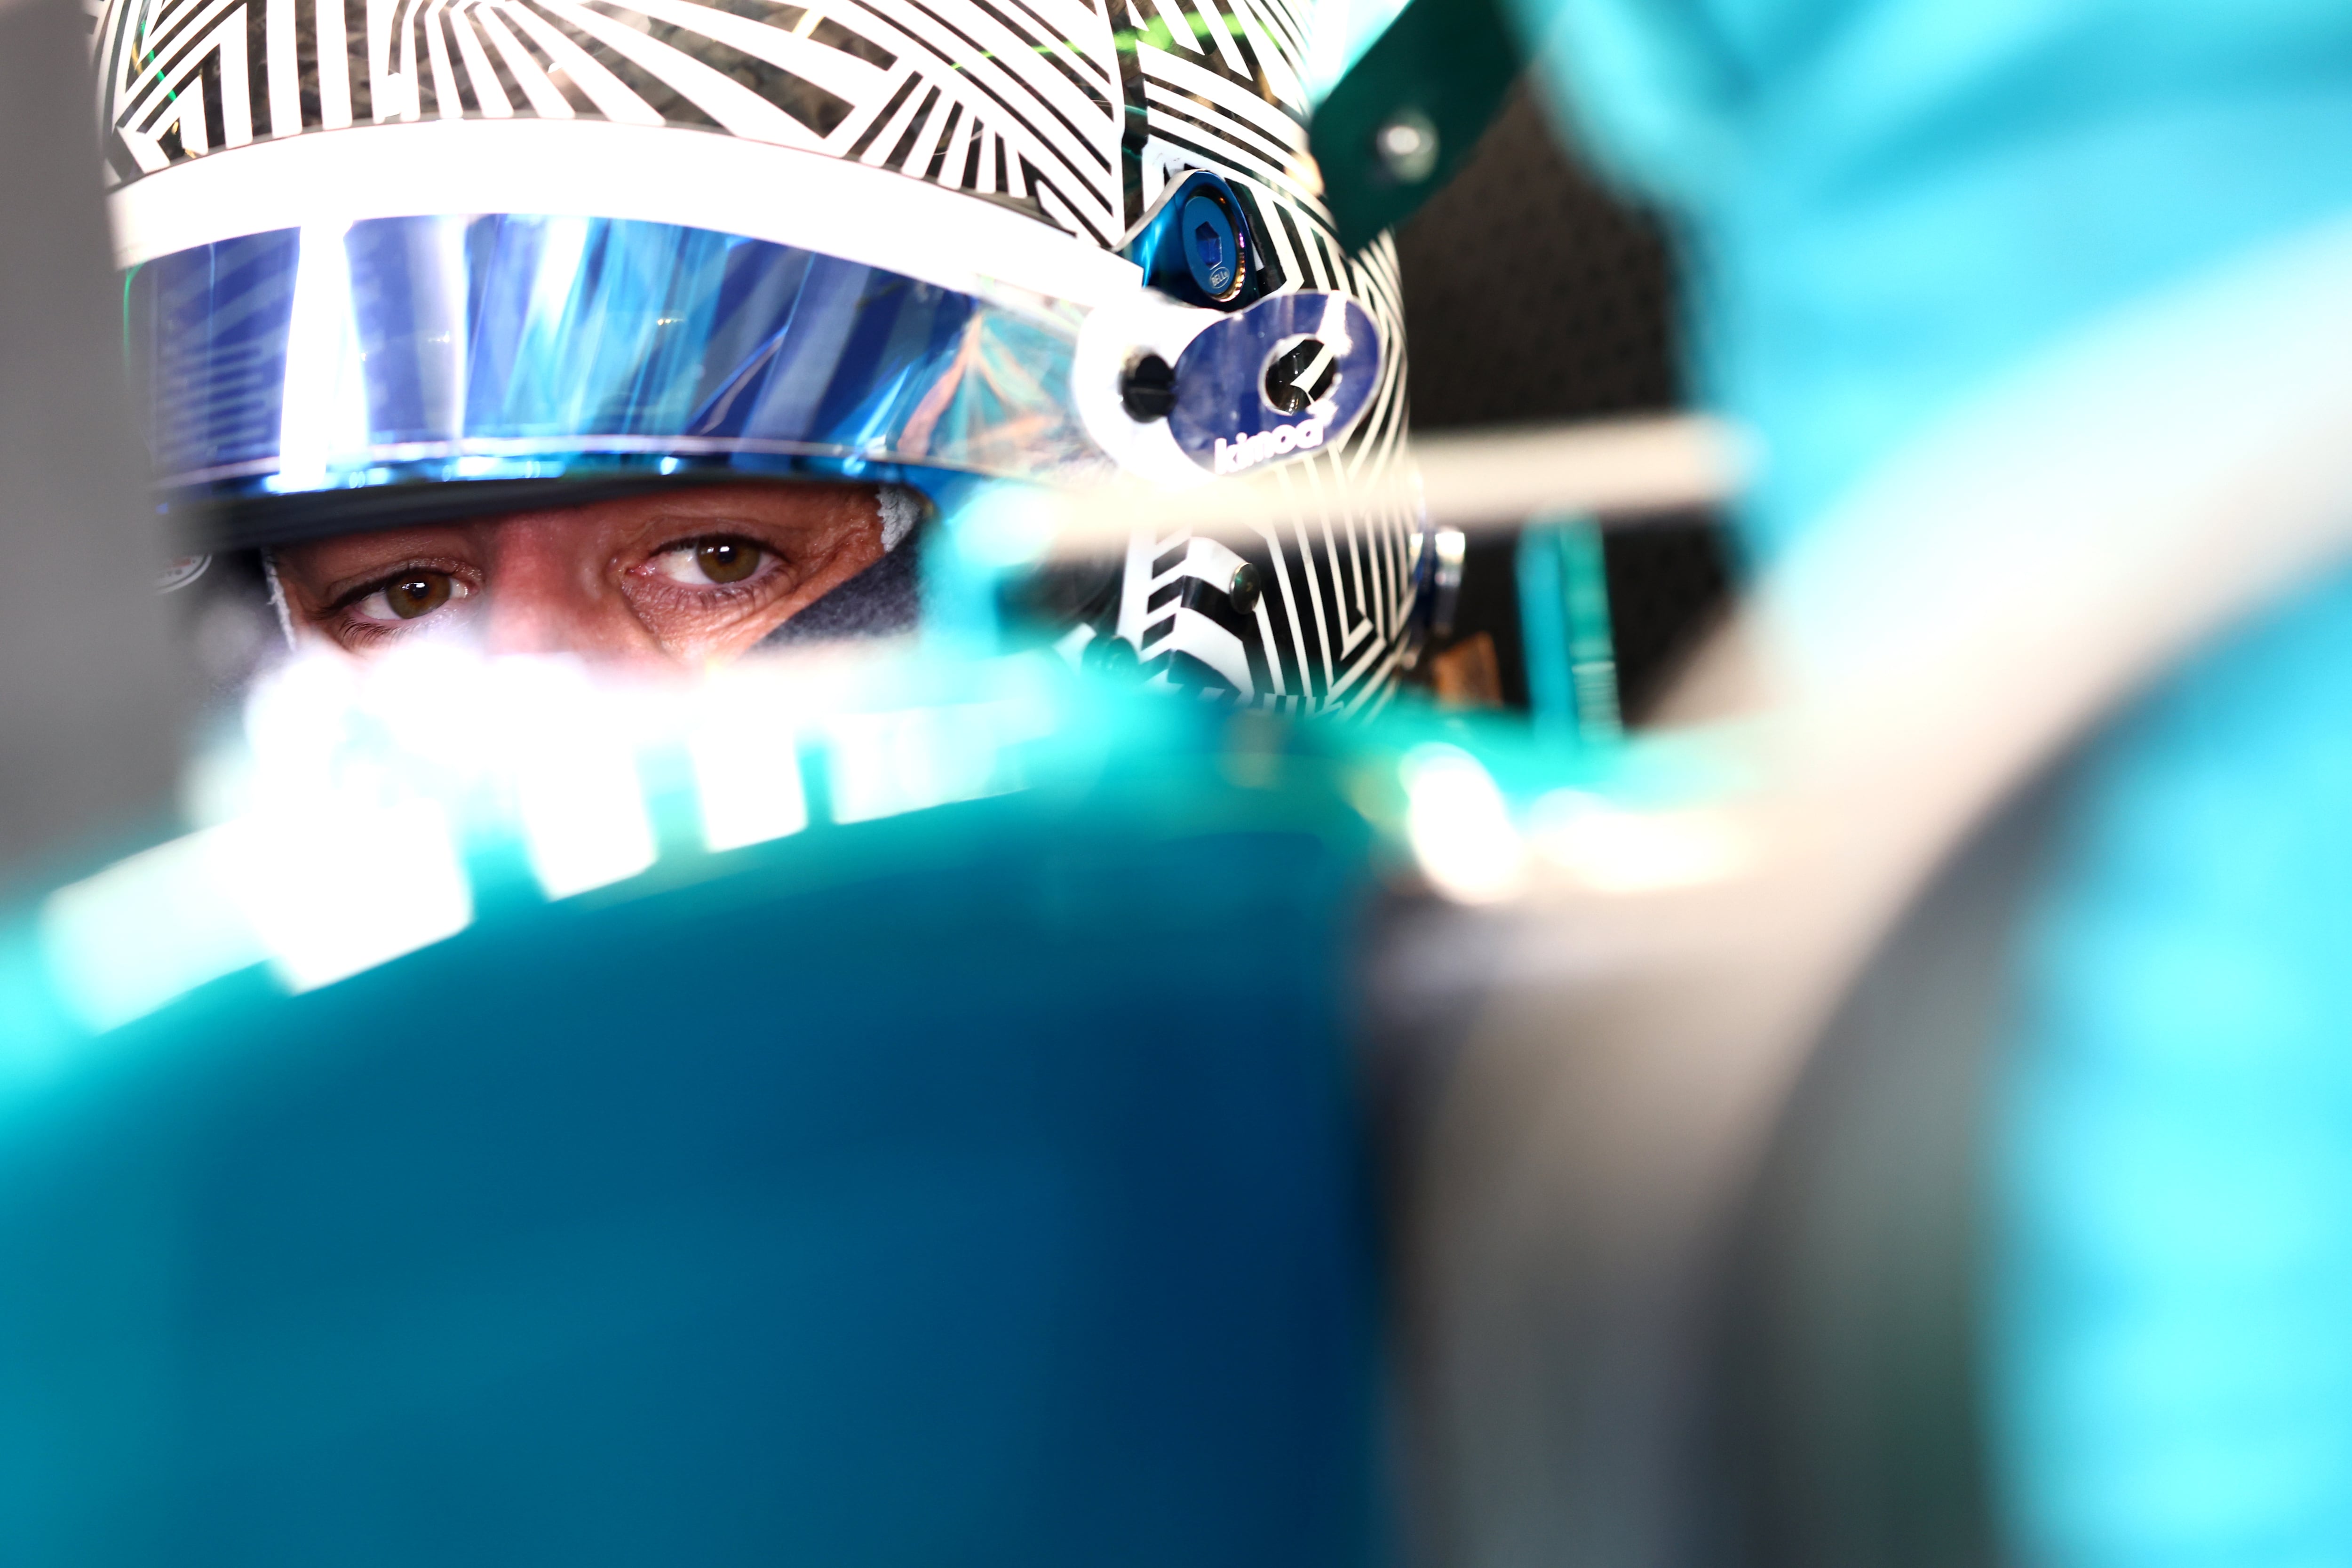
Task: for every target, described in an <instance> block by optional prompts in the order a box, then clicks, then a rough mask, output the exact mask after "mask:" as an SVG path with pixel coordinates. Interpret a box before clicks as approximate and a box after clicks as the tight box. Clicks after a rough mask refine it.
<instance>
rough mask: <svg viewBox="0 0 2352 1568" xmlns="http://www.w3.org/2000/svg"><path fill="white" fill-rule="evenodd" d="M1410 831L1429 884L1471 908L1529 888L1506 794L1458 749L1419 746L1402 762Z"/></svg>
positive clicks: (1524, 855) (1522, 848)
mask: <svg viewBox="0 0 2352 1568" xmlns="http://www.w3.org/2000/svg"><path fill="white" fill-rule="evenodd" d="M1402 775H1403V779H1404V789H1405V832H1406V835H1407V837H1409V838H1410V839H1411V840H1412V852H1413V857H1414V858H1415V859H1416V860H1418V861H1419V862H1420V864H1421V870H1422V874H1423V876H1425V877H1427V878H1428V879H1429V880H1430V885H1431V886H1433V887H1434V888H1435V889H1437V890H1438V891H1439V892H1441V893H1443V894H1444V895H1445V896H1446V897H1447V898H1449V899H1453V900H1456V901H1458V902H1461V903H1465V904H1484V903H1492V902H1494V901H1495V900H1497V899H1506V898H1508V897H1510V896H1511V895H1512V894H1514V893H1516V892H1517V891H1518V890H1519V889H1521V888H1523V887H1525V886H1526V885H1527V877H1528V858H1527V850H1526V847H1525V846H1523V845H1522V844H1521V843H1520V841H1519V835H1518V830H1517V828H1515V827H1513V826H1511V814H1510V811H1509V808H1508V807H1507V806H1506V805H1504V802H1503V792H1502V791H1501V790H1499V789H1497V788H1496V787H1495V781H1494V780H1493V779H1492V778H1490V777H1488V776H1487V773H1486V769H1485V768H1484V767H1482V766H1480V765H1479V763H1478V760H1477V759H1476V758H1475V757H1473V756H1471V755H1470V753H1468V752H1464V751H1461V750H1458V749H1456V748H1455V747H1453V746H1440V745H1428V746H1416V747H1414V748H1413V749H1412V751H1411V752H1407V753H1406V754H1405V758H1404V762H1403V764H1402Z"/></svg>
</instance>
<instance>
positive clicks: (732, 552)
mask: <svg viewBox="0 0 2352 1568" xmlns="http://www.w3.org/2000/svg"><path fill="white" fill-rule="evenodd" d="M767 559H768V552H767V551H766V550H764V549H762V548H761V546H759V545H757V544H754V543H752V542H751V541H750V540H748V539H698V540H695V541H694V542H691V543H687V544H674V545H672V546H670V548H668V549H667V550H665V551H663V552H661V554H660V555H658V556H656V558H655V561H654V565H655V567H656V570H658V571H659V572H660V573H661V574H662V575H663V576H665V577H667V578H668V579H669V580H670V581H671V582H673V583H687V584H697V585H716V586H719V587H724V586H725V585H727V584H730V583H742V582H748V581H749V580H750V579H751V577H752V575H753V574H756V573H757V572H758V571H759V570H760V568H761V565H762V564H763V563H766V561H767Z"/></svg>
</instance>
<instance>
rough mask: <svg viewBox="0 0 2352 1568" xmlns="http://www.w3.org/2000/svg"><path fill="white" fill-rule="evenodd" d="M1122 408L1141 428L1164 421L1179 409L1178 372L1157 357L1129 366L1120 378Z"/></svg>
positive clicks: (1119, 388)
mask: <svg viewBox="0 0 2352 1568" xmlns="http://www.w3.org/2000/svg"><path fill="white" fill-rule="evenodd" d="M1118 401H1119V406H1120V407H1122V408H1124V409H1126V410H1127V416H1128V417H1129V419H1132V420H1134V421H1135V422H1136V423H1137V424H1139V425H1148V424H1150V423H1151V422H1152V421H1153V420H1155V419H1165V418H1167V417H1168V416H1169V415H1170V413H1171V412H1172V411H1173V410H1174V409H1175V407H1176V372H1175V369H1174V368H1173V367H1172V366H1171V365H1170V364H1169V363H1168V362H1167V361H1166V360H1164V359H1161V358H1160V356H1159V355H1158V354H1144V355H1141V356H1139V358H1137V359H1134V360H1132V361H1130V362H1129V363H1128V367H1127V369H1126V370H1125V371H1124V372H1123V373H1122V374H1120V376H1119V378H1118Z"/></svg>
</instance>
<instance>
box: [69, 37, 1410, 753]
mask: <svg viewBox="0 0 2352 1568" xmlns="http://www.w3.org/2000/svg"><path fill="white" fill-rule="evenodd" d="M1309 26H1311V17H1310V16H1309V15H1308V14H1307V7H1306V6H1305V5H1301V4H1298V3H1297V0H813V3H811V4H808V5H801V4H797V3H793V0H629V3H628V4H625V5H624V4H619V3H616V0H368V3H367V4H366V5H359V4H357V3H355V0H242V3H240V4H236V5H226V4H223V3H221V0H108V3H107V5H105V8H104V10H103V11H102V13H101V15H100V18H99V20H98V22H97V24H96V27H95V32H94V35H93V41H92V47H93V50H94V54H95V63H96V67H97V71H98V79H99V80H98V103H99V113H100V121H101V123H100V132H101V136H102V140H103V147H104V152H105V157H106V163H107V177H108V180H109V183H110V192H111V195H110V202H111V206H112V214H113V219H114V228H115V235H116V242H117V247H118V260H119V263H120V265H121V268H122V269H123V312H124V314H123V330H124V344H125V353H126V359H127V360H128V362H129V364H130V367H131V372H132V374H133V377H134V381H135V383H136V384H137V386H138V387H139V389H140V390H139V395H140V399H141V406H142V413H143V416H144V418H145V426H146V434H147V439H148V443H149V450H150V455H151V458H152V463H153V469H154V480H155V494H156V498H157V506H158V510H159V511H160V512H161V513H162V514H163V516H164V517H165V518H166V519H167V520H169V521H170V523H171V525H172V526H173V528H174V529H175V530H176V531H177V532H178V534H179V536H180V537H182V538H183V539H186V540H189V541H191V543H190V544H189V545H188V546H187V547H188V548H191V549H197V550H202V551H207V552H263V553H265V554H266V552H268V550H270V549H272V548H273V547H282V546H285V545H288V544H291V543H294V542H300V541H304V540H310V539H316V538H320V537H325V536H330V535H334V534H339V533H350V532H357V531H370V530H375V529H381V528H385V527H390V526H394V525H401V524H407V523H413V522H419V521H430V520H445V519H452V518H457V517H466V516H488V515H493V514H497V513H500V512H506V511H512V510H520V509H524V508H530V507H549V506H561V505H569V504H572V503H574V502H577V501H582V500H590V499H595V498H599V497H603V496H607V495H614V494H622V493H626V492H628V491H629V490H631V489H641V488H647V487H661V486H670V485H679V484H691V483H695V482H698V481H709V480H712V479H734V480H742V479H769V480H779V481H792V480H795V479H828V480H833V481H843V480H847V481H855V482H866V483H871V484H874V485H875V486H877V488H878V489H880V491H881V492H882V495H883V497H884V502H885V504H884V505H883V508H882V510H883V516H884V521H885V531H884V538H885V542H886V544H887V545H889V546H890V547H891V558H890V560H887V561H886V562H885V563H883V565H881V566H877V567H875V568H871V569H869V570H868V571H867V572H866V574H863V575H862V576H861V577H860V578H859V579H856V580H855V581H853V582H852V583H850V584H845V585H844V586H843V587H841V588H839V589H836V590H835V595H851V594H853V593H864V594H866V595H868V596H869V597H871V596H872V595H875V594H876V593H877V592H885V591H886V590H887V584H891V583H896V584H898V585H899V587H898V589H896V590H887V591H890V592H903V593H906V594H911V593H912V592H913V590H912V586H911V585H912V584H914V582H915V578H914V577H913V576H912V574H911V573H910V572H909V571H908V570H907V569H904V567H903V561H904V558H905V557H907V556H911V555H912V554H913V553H914V551H913V549H912V548H910V547H908V546H906V545H905V544H904V543H903V542H902V541H903V539H904V537H905V536H907V535H908V534H909V533H910V531H912V530H910V529H909V527H908V526H907V524H908V522H909V521H914V520H917V519H919V518H923V517H929V516H935V515H939V514H940V513H943V512H950V511H952V510H954V509H955V508H956V507H957V506H959V505H961V504H962V503H963V501H964V500H967V499H969V498H971V496H973V495H974V494H975V493H976V492H978V491H981V490H983V489H1000V488H1002V487H1019V486H1024V485H1027V486H1069V485H1076V484H1084V483H1087V482H1090V481H1093V480H1097V479H1103V478H1106V477H1109V476H1113V475H1117V474H1119V473H1122V472H1124V473H1127V474H1132V475H1137V476H1140V477H1141V478H1143V479H1146V480H1149V481H1150V482H1151V483H1152V484H1154V485H1157V486H1160V487H1166V488H1179V489H1181V488H1185V487H1194V486H1202V485H1213V484H1217V483H1220V482H1224V481H1226V480H1227V479H1229V478H1230V477H1231V476H1234V475H1237V474H1242V473H1245V472H1250V471H1253V470H1256V469H1260V468H1273V469H1276V470H1277V478H1276V481H1275V482H1276V485H1277V486H1278V488H1279V489H1280V490H1281V492H1282V493H1283V494H1284V495H1285V496H1286V497H1293V498H1295V499H1296V501H1297V506H1296V511H1295V515H1294V516H1293V517H1292V518H1291V519H1290V521H1289V522H1288V524H1287V526H1281V525H1276V526H1267V527H1264V528H1261V529H1259V530H1258V531H1257V533H1256V537H1255V540H1254V541H1245V542H1244V543H1243V544H1241V545H1240V546H1235V545H1234V544H1232V543H1231V542H1220V541H1218V540H1213V539H1210V538H1206V537H1196V536H1195V535H1194V533H1193V532H1192V530H1191V529H1189V528H1187V527H1183V526H1174V527H1160V526H1158V525H1150V526H1142V525H1139V527H1138V529H1137V530H1136V533H1135V537H1134V538H1133V539H1132V541H1131V542H1130V544H1129V549H1128V550H1127V552H1126V553H1125V557H1124V559H1123V560H1121V561H1119V562H1117V563H1112V564H1107V565H1106V566H1105V567H1104V568H1103V569H1102V570H1101V572H1100V573H1099V574H1097V577H1096V578H1095V579H1094V580H1092V581H1091V584H1089V583H1086V582H1082V583H1081V584H1078V586H1077V587H1076V588H1070V587H1068V586H1067V585H1065V586H1064V587H1063V588H1062V589H1060V590H1058V591H1057V592H1058V595H1059V596H1058V597H1055V595H1047V596H1046V597H1047V598H1048V599H1049V600H1050V601H1051V602H1052V603H1053V605H1055V610H1054V613H1055V615H1058V616H1061V617H1062V620H1063V622H1064V626H1062V628H1061V629H1060V631H1059V632H1058V633H1057V640H1058V643H1059V646H1061V647H1063V648H1064V650H1065V651H1066V652H1067V653H1069V654H1071V655H1072V657H1077V658H1087V659H1089V660H1091V661H1094V662H1098V663H1102V664H1105V665H1111V666H1126V665H1129V664H1131V665H1132V666H1133V667H1134V668H1136V669H1138V670H1139V672H1140V674H1141V675H1142V676H1143V677H1144V678H1145V679H1150V680H1152V681H1155V682H1159V683H1164V684H1169V685H1174V686H1178V687H1184V688H1191V689H1200V690H1202V691H1205V692H1213V693H1219V694H1223V695H1226V696H1229V697H1232V698H1237V699H1239V700H1244V701H1246V702H1250V703H1254V704H1259V705H1265V706H1271V707H1278V708H1283V709H1286V710H1344V711H1364V710H1369V709H1371V708H1375V707H1377V706H1379V705H1380V704H1381V703H1382V702H1383V701H1384V700H1386V699H1387V697H1388V696H1389V695H1390V694H1391V692H1392V691H1393V690H1394V689H1395V687H1396V684H1397V681H1398V679H1399V677H1400V675H1401V673H1402V671H1403V670H1404V669H1407V668H1410V666H1411V663H1412V658H1413V657H1414V651H1415V647H1416V640H1417V635H1418V633H1417V623H1418V620H1419V618H1420V616H1422V615H1423V613H1424V611H1425V606H1426V604H1427V602H1428V599H1429V597H1430V595H1429V594H1428V593H1427V591H1426V586H1425V584H1426V581H1427V579H1428V578H1429V576H1430V575H1431V574H1432V572H1433V552H1432V551H1431V549H1430V547H1429V539H1428V531H1427V528H1426V525H1425V522H1424V521H1423V519H1422V518H1421V517H1420V516H1419V515H1417V513H1416V512H1415V511H1414V510H1413V509H1412V507H1410V506H1409V505H1407V504H1404V503H1402V502H1399V501H1396V500H1393V499H1390V500H1377V501H1370V502H1367V501H1364V500H1360V499H1350V498H1360V497H1361V496H1363V495H1365V494H1367V493H1372V494H1376V495H1381V496H1386V497H1391V498H1392V497H1393V496H1394V495H1396V494H1397V493H1398V492H1397V491H1396V490H1395V489H1394V487H1392V486H1387V487H1381V486H1374V487H1366V486H1365V485H1363V484H1362V483H1361V481H1362V480H1364V479H1368V478H1369V479H1377V478H1379V477H1380V476H1381V473H1382V472H1383V470H1385V469H1386V468H1388V467H1389V466H1390V465H1393V464H1399V463H1402V461H1403V460H1404V459H1403V457H1402V437H1403V433H1404V424H1405V415H1406V400H1405V384H1404V374H1405V364H1404V352H1403V334H1402V322H1401V318H1400V309H1399V296H1398V289H1397V280H1396V268H1395V255H1394V251H1393V249H1392V247H1391V245H1390V244H1389V242H1388V240H1387V239H1386V238H1385V237H1382V238H1381V239H1380V240H1378V241H1376V242H1374V243H1373V244H1372V245H1370V247H1366V248H1365V249H1363V250H1362V251H1360V253H1358V254H1356V255H1353V256H1350V255H1349V254H1348V253H1346V252H1345V251H1344V250H1343V249H1342V248H1341V247H1340V246H1339V243H1338V242H1337V240H1336V238H1335V236H1334V233H1333V229H1332V225H1331V221H1330V216H1329V214H1328V210H1327V209H1326V207H1325V206H1324V205H1323V203H1322V201H1321V199H1320V195H1319V192H1320V182H1319V179H1318V174H1317V171H1316V167H1315V164H1314V162H1313V160H1312V158H1311V157H1310V156H1309V155H1308V153H1307V137H1306V132H1305V129H1304V122H1305V119H1306V115H1307V108H1308V105H1307V97H1306V94H1305V91H1304V89H1303V88H1302V85H1301V79H1300V65H1301V61H1302V59H1303V58H1305V53H1306V50H1307V47H1308V43H1309V38H1308V33H1307V30H1308V28H1309ZM1349 480H1353V481H1357V482H1355V483H1349V482H1346V481H1349ZM892 562H898V563H900V564H899V566H898V568H896V569H893V568H892ZM183 575H184V576H185V575H190V573H187V572H184V573H183ZM877 584H884V588H878V589H877ZM908 602H909V603H911V599H910V600H909V601H908ZM824 608H825V601H820V602H819V604H818V605H816V606H814V607H813V608H812V610H811V611H809V612H804V613H803V617H800V618H799V619H800V620H802V621H809V622H821V623H824V624H827V625H844V626H847V625H853V624H865V625H878V626H886V627H887V626H891V625H894V624H896V623H895V622H894V621H893V619H892V616H891V615H890V614H888V613H884V614H881V615H879V616H876V615H872V614H865V615H863V616H830V617H828V616H824V615H822V614H817V613H816V612H818V611H822V610H824ZM795 630H796V625H795V622H787V623H786V624H785V626H783V627H782V629H781V630H780V631H779V633H778V634H777V637H779V638H782V637H785V635H786V634H789V633H793V632H794V631H795Z"/></svg>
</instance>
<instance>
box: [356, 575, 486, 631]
mask: <svg viewBox="0 0 2352 1568" xmlns="http://www.w3.org/2000/svg"><path fill="white" fill-rule="evenodd" d="M467 592H468V590H467V587H466V585H465V584H462V583H460V582H458V581H457V579H456V578H455V577H453V576H451V575H450V574H448V573H446V572H436V571H434V570H432V569H431V568H430V567H425V566H411V567H409V568H407V569H406V570H405V571H403V572H400V573H398V574H394V576H392V577H389V578H387V579H385V580H384V581H383V582H382V583H380V584H377V585H376V586H374V587H373V588H371V589H369V590H368V591H367V592H366V593H364V594H362V595H360V596H359V597H358V598H356V599H354V600H352V601H351V613H352V615H353V616H356V617H357V618H359V619H360V620H362V621H414V620H421V619H423V618H424V617H425V616H429V615H431V614H432V613H433V612H434V611H436V610H437V609H439V608H440V607H441V606H442V605H446V604H447V603H448V602H449V601H450V600H452V599H462V598H464V597H466V595H467Z"/></svg>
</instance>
